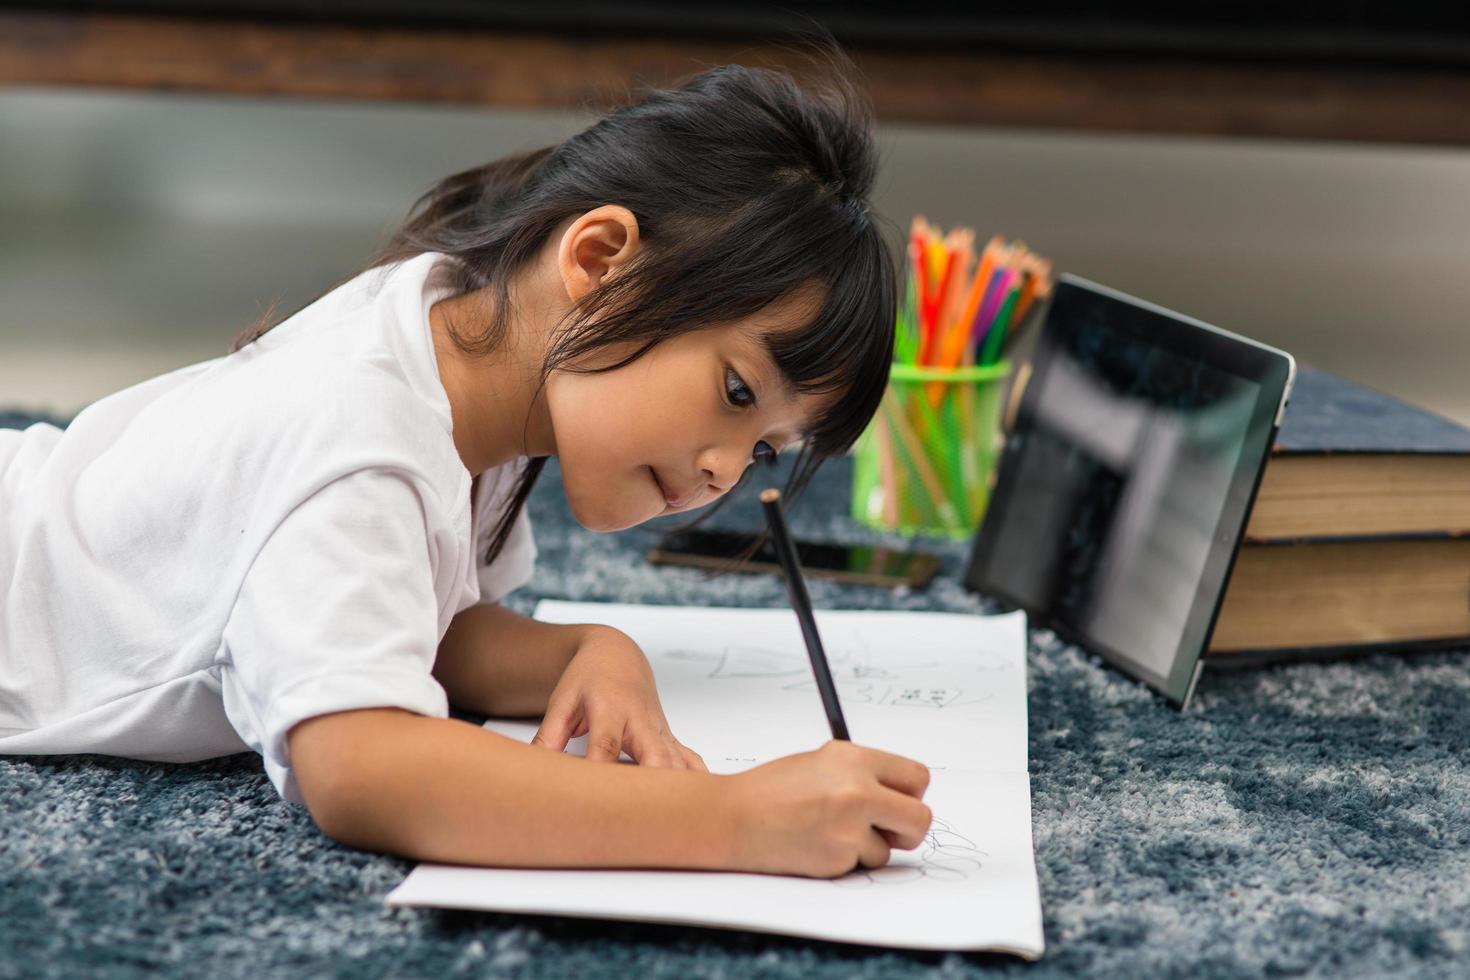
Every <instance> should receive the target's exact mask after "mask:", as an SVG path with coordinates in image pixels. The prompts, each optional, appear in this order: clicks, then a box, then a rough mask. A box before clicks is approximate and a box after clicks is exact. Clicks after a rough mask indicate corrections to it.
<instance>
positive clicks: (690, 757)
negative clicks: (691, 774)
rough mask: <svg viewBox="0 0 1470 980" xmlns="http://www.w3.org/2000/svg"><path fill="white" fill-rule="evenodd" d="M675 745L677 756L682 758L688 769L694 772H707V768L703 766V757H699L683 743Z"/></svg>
mask: <svg viewBox="0 0 1470 980" xmlns="http://www.w3.org/2000/svg"><path fill="white" fill-rule="evenodd" d="M677 744H678V746H679V754H681V755H682V756H684V761H685V762H686V763H688V764H689V768H690V769H693V770H694V771H696V772H709V766H707V765H705V764H704V756H702V755H700V754H699V753H698V752H696V751H694V750H693V749H691V748H690V747H689V746H687V745H685V744H684V743H683V742H679V743H677Z"/></svg>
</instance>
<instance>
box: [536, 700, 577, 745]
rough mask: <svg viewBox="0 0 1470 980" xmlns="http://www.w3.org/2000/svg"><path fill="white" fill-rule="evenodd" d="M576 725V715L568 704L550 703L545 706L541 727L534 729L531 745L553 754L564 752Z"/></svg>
mask: <svg viewBox="0 0 1470 980" xmlns="http://www.w3.org/2000/svg"><path fill="white" fill-rule="evenodd" d="M576 724H577V713H576V712H575V711H574V710H573V709H572V707H571V705H570V704H568V703H566V702H552V703H551V704H549V705H547V706H546V714H545V716H544V717H542V719H541V727H540V728H537V729H536V734H535V736H534V737H533V738H532V739H531V744H532V745H540V746H542V747H544V748H548V749H551V750H552V751H553V752H562V751H565V749H566V747H567V742H568V740H570V739H571V737H572V730H573V729H574V728H575V727H576Z"/></svg>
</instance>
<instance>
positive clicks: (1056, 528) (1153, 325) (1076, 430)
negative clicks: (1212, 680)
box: [965, 275, 1296, 709]
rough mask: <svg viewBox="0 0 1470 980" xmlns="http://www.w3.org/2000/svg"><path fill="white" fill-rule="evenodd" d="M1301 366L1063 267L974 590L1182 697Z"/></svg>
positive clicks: (1022, 384) (1014, 427) (1013, 409)
mask: <svg viewBox="0 0 1470 980" xmlns="http://www.w3.org/2000/svg"><path fill="white" fill-rule="evenodd" d="M1295 375H1296V363H1295V361H1294V360H1293V359H1292V357H1291V355H1290V354H1288V353H1286V352H1285V351H1281V350H1277V349H1276V348H1274V347H1268V346H1266V345H1265V344H1261V343H1257V342H1256V341H1254V340H1250V339H1248V338H1246V337H1241V336H1238V335H1236V334H1233V333H1230V332H1228V331H1225V330H1221V329H1220V328H1218V327H1212V326H1210V325H1209V324H1207V323H1202V322H1200V321H1199V320H1195V319H1192V318H1190V317H1186V316H1181V315H1180V314H1178V313H1174V312H1171V311H1169V310H1166V309H1162V308H1160V307H1158V306H1155V305H1153V304H1152V303H1147V302H1144V301H1143V300H1139V299H1135V298H1133V297H1131V296H1126V295H1124V294H1122V293H1119V292H1116V291H1114V290H1112V289H1108V288H1107V287H1105V286H1099V285H1097V284H1096V283H1092V282H1088V281H1087V280H1085V279H1080V278H1078V277H1076V276H1071V275H1064V276H1062V277H1060V278H1059V280H1058V283H1057V288H1056V292H1055V294H1054V296H1053V298H1052V303H1051V306H1050V309H1049V310H1048V311H1047V314H1046V319H1045V322H1044V323H1043V326H1042V329H1041V333H1040V336H1039V337H1038V339H1037V345H1036V349H1035V352H1034V354H1033V355H1032V358H1031V360H1030V362H1029V363H1028V364H1024V365H1022V367H1021V368H1020V370H1019V371H1018V373H1017V375H1016V377H1015V380H1014V381H1013V383H1012V389H1011V393H1010V398H1009V399H1008V405H1007V410H1006V413H1005V415H1006V423H1005V428H1006V430H1007V431H1006V433H1005V435H1004V442H1003V446H1002V448H1001V450H1000V455H999V459H998V461H997V469H996V472H995V483H994V487H993V488H992V491H991V498H990V503H989V505H988V506H987V508H986V512H985V518H984V521H983V523H982V524H981V526H980V530H979V533H978V534H977V535H976V538H975V544H974V548H973V549H972V551H971V554H970V562H969V565H968V567H967V569H966V571H965V585H966V587H967V588H969V589H971V590H973V591H976V592H979V593H982V594H985V595H990V596H994V597H996V598H998V599H1001V600H1003V601H1005V602H1007V603H1010V604H1012V605H1015V606H1019V607H1021V608H1023V609H1025V610H1026V612H1027V614H1028V615H1029V616H1030V618H1031V622H1032V624H1033V625H1037V626H1045V627H1048V628H1050V629H1052V630H1054V631H1055V632H1056V633H1057V635H1059V636H1061V637H1062V638H1064V639H1066V640H1069V641H1070V642H1073V643H1076V644H1078V645H1080V646H1082V647H1084V648H1085V649H1087V650H1090V651H1092V652H1094V653H1096V654H1098V655H1099V656H1101V657H1102V658H1103V659H1105V660H1107V661H1108V662H1110V663H1112V664H1113V665H1115V666H1117V667H1119V668H1121V669H1123V670H1124V671H1126V672H1127V673H1129V674H1131V675H1133V676H1134V677H1137V678H1139V679H1140V680H1143V681H1144V682H1146V683H1147V684H1149V685H1151V686H1152V687H1154V688H1156V689H1157V690H1158V691H1160V692H1161V693H1162V694H1163V695H1164V696H1165V697H1167V698H1168V699H1169V701H1170V702H1171V703H1172V704H1174V705H1175V706H1176V707H1178V708H1180V709H1183V708H1184V707H1185V706H1187V705H1188V703H1189V699H1190V697H1191V696H1192V695H1193V693H1194V687H1195V683H1196V682H1197V681H1198V680H1199V673H1200V669H1201V668H1202V667H1203V662H1202V661H1201V659H1200V657H1201V654H1202V653H1203V652H1204V650H1205V649H1206V647H1207V646H1208V644H1209V639H1210V632H1211V630H1212V629H1213V628H1214V625H1215V617H1216V615H1217V614H1218V612H1219V608H1220V602H1221V599H1222V598H1223V596H1224V593H1225V584H1226V582H1227V581H1228V580H1229V576H1230V569H1231V567H1232V566H1233V565H1234V563H1235V555H1236V552H1237V550H1238V549H1239V547H1240V541H1241V537H1242V533H1243V532H1244V530H1245V524H1246V518H1247V517H1248V515H1249V514H1250V508H1251V503H1252V502H1253V501H1254V500H1255V495H1256V489H1257V488H1258V487H1259V485H1260V480H1261V473H1262V471H1264V469H1265V467H1266V460H1267V457H1268V456H1269V454H1270V450H1271V443H1272V441H1273V439H1274V438H1275V434H1276V432H1277V430H1278V429H1279V428H1280V425H1281V419H1282V416H1283V415H1284V414H1285V411H1286V400H1287V396H1288V394H1289V392H1290V390H1291V383H1292V380H1293V378H1294V377H1295Z"/></svg>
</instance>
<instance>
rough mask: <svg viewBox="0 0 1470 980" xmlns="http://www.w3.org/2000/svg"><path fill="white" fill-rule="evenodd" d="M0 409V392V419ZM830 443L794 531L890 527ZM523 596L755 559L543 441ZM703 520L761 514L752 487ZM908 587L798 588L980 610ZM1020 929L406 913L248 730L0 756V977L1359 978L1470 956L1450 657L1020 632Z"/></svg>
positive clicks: (1460, 962) (1469, 802) (855, 604)
mask: <svg viewBox="0 0 1470 980" xmlns="http://www.w3.org/2000/svg"><path fill="white" fill-rule="evenodd" d="M6 421H8V422H9V424H12V425H14V424H19V418H18V417H17V416H14V415H12V416H10V417H9V418H8V420H7V419H6V417H5V416H4V415H3V414H0V424H5V423H6ZM849 472H850V471H849V469H848V466H847V461H845V460H842V461H837V462H835V463H833V464H831V465H830V466H829V467H828V468H827V469H826V470H825V471H824V472H823V473H822V474H821V475H820V476H819V477H818V482H817V483H816V484H814V486H813V488H812V490H813V492H812V493H810V494H809V495H808V496H807V497H806V498H805V499H804V500H803V501H800V502H799V503H798V504H797V505H796V506H795V507H794V508H793V511H792V514H791V519H792V525H793V528H794V530H795V531H796V532H797V533H798V534H801V535H805V536H809V537H813V538H818V539H822V538H825V539H829V540H835V539H840V540H845V541H865V542H881V541H887V542H889V543H898V541H897V539H894V538H885V537H883V536H882V535H877V534H873V533H871V532H867V531H864V530H861V529H859V528H858V527H857V526H856V525H855V524H853V523H852V522H851V521H850V520H849V519H848V518H847V517H846V516H845V511H846V499H847V496H846V494H847V480H848V476H849ZM531 509H532V520H533V524H534V526H535V528H536V536H537V542H538V545H539V547H540V552H541V558H540V565H539V568H538V570H537V573H536V577H535V579H534V580H533V581H532V583H531V584H530V585H529V586H527V587H526V588H525V589H523V590H522V591H521V592H519V593H516V594H515V595H513V596H512V597H510V599H509V600H508V601H509V604H510V605H512V606H514V607H515V608H517V609H519V610H521V611H522V612H529V611H530V610H531V608H532V606H533V605H534V603H535V600H536V599H538V598H540V597H544V596H551V597H559V598H567V599H574V600H589V601H598V600H601V601H618V602H627V601H644V602H651V603H681V602H682V603H706V604H718V605H751V606H777V607H779V606H784V605H785V594H784V591H783V588H782V585H781V583H780V581H779V579H777V578H775V577H773V576H738V577H727V578H725V579H722V580H721V579H717V580H713V581H705V580H704V578H703V576H702V575H701V574H700V573H698V572H695V571H692V570H690V571H685V570H670V569H659V568H654V567H653V566H650V565H648V564H647V563H646V562H644V561H643V560H642V559H641V558H640V557H639V555H640V553H641V551H642V549H643V548H644V547H646V546H647V544H648V543H650V542H651V540H652V538H653V534H652V533H651V532H649V531H648V530H646V529H642V528H639V529H634V530H633V531H629V532H624V533H622V534H615V535H598V534H592V533H589V532H586V531H583V530H581V529H580V528H577V527H576V526H575V525H574V524H573V522H572V520H571V517H570V515H569V513H568V512H567V510H566V507H565V504H564V503H563V501H562V499H561V492H560V477H559V473H558V471H557V469H556V467H555V464H554V462H553V464H552V465H550V466H548V467H547V470H546V472H545V473H544V474H543V477H542V482H541V484H540V485H539V486H538V488H537V490H536V492H535V494H534V496H533V498H532V501H531ZM726 510H727V511H728V513H722V514H721V515H720V517H719V520H718V522H717V523H719V524H721V525H732V526H737V527H746V528H754V527H758V526H759V522H760V515H759V510H758V507H757V505H756V504H755V503H754V501H753V498H752V499H746V500H744V501H741V504H740V506H739V508H726ZM926 546H927V547H930V548H931V549H932V550H936V551H938V552H940V553H941V554H942V555H943V556H944V558H945V567H944V571H943V573H942V576H941V578H939V579H938V580H936V581H935V582H934V584H933V585H932V586H930V588H929V589H927V590H925V591H921V592H912V593H906V592H897V593H896V592H893V591H889V590H882V589H873V588H866V587H853V586H847V587H843V586H836V585H833V584H832V583H830V582H823V581H820V580H812V581H811V583H810V589H811V592H812V597H813V600H814V602H815V603H816V604H817V605H818V606H819V607H825V608H860V607H887V608H904V609H931V610H945V611H953V612H967V611H968V612H977V613H978V612H985V611H987V610H990V609H991V608H992V607H991V606H990V605H988V604H987V603H986V602H985V601H984V600H981V599H980V598H978V597H976V596H973V595H970V594H969V593H967V592H965V591H964V590H963V588H962V587H961V586H960V584H959V575H960V573H961V570H962V568H963V564H964V559H965V547H964V546H963V545H958V544H950V543H945V542H926ZM1030 712H1031V742H1030V745H1031V780H1032V792H1033V807H1034V815H1033V827H1034V834H1035V841H1036V855H1037V862H1038V868H1039V871H1040V876H1041V894H1042V900H1043V903H1044V906H1045V916H1046V941H1047V947H1048V951H1047V955H1046V957H1045V958H1044V959H1043V960H1041V961H1040V962H1038V963H1035V964H1030V965H1027V964H1024V963H1022V962H1020V961H1018V960H1012V959H1008V958H1005V957H1000V956H984V955H959V954H948V955H939V954H916V953H906V952H892V951H886V950H874V949H867V948H863V947H857V946H843V945H833V944H825V943H815V942H808V941H803V940H792V939H783V938H779V937H771V936H763V935H747V934H741V933H730V932H721V931H717V930H700V929H692V928H676V927H662V926H648V925H636V924H619V923H609V922H587V921H580V920H566V919H554V918H545V917H520V916H509V915H492V914H477V913H463V912H441V911H433V910H419V909H398V910H390V909H387V908H385V907H384V905H383V903H382V900H383V896H384V895H385V894H386V893H387V892H388V890H389V889H391V888H392V887H393V886H394V885H396V884H397V883H398V882H399V881H400V880H401V879H402V877H403V876H404V875H405V874H406V873H407V871H408V869H409V867H410V865H409V864H408V863H407V862H404V861H401V860H397V859H394V858H389V857H384V856H380V855H374V854H366V853H361V852H358V851H353V850H349V849H347V848H344V847H341V846H339V845H337V844H335V843H333V842H332V841H330V840H328V839H327V838H325V837H323V836H322V835H321V834H320V833H319V832H318V831H317V830H316V828H315V827H314V826H313V824H312V822H311V820H310V818H309V817H308V815H307V814H306V812H305V810H303V809H301V808H298V807H295V806H291V805H288V804H285V803H282V802H281V801H280V800H279V799H278V798H277V797H276V795H275V793H274V791H273V790H272V789H271V787H270V785H269V784H268V783H267V782H266V780H265V777H264V775H262V773H261V771H260V765H259V762H258V760H257V759H256V758H255V757H254V756H248V755H247V756H234V757H231V758H228V759H222V760H217V761H214V762H210V763H206V764H200V765H190V766H171V765H153V764H144V763H135V762H128V761H124V760H117V759H105V758H96V757H67V758H56V759H26V758H14V757H12V758H0V978H10V977H27V978H30V977H76V976H103V977H133V976H139V977H141V976H148V977H153V976H160V975H170V974H180V975H207V976H220V977H233V976H248V977H259V976H292V975H300V976H313V977H337V976H342V977H348V976H350V977H359V976H370V977H377V976H391V977H426V978H427V977H432V978H443V977H451V976H453V977H458V976H494V977H567V976H639V977H669V978H687V977H746V976H754V977H834V978H835V977H873V978H879V977H881V978H885V980H887V978H895V977H944V978H958V977H970V976H990V975H1002V974H1005V975H1014V976H1020V975H1026V976H1029V977H1035V978H1042V977H1064V976H1088V977H1126V978H1136V977H1174V976H1177V977H1191V978H1210V977H1253V976H1262V975H1270V976H1327V977H1357V976H1363V977H1378V976H1385V975H1396V976H1401V975H1413V976H1429V977H1440V976H1442V977H1455V976H1458V977H1463V976H1466V975H1470V847H1467V844H1470V657H1466V655H1465V653H1464V652H1460V653H1454V652H1438V653H1420V654H1415V655H1412V656H1405V657H1394V656H1389V655H1375V656H1372V657H1365V658H1360V659H1355V660H1349V661H1342V662H1338V663H1331V664H1324V663H1316V664H1296V665H1290V666H1274V667H1264V668H1254V669H1249V670H1230V671H1226V670H1214V671H1210V670H1207V671H1206V672H1205V676H1204V679H1203V680H1202V682H1201V686H1200V690H1199V694H1198V700H1197V705H1196V706H1195V707H1193V708H1191V710H1190V711H1189V712H1187V713H1185V714H1183V715H1179V714H1176V713H1175V712H1174V711H1172V710H1171V709H1170V708H1168V707H1167V706H1165V705H1164V704H1163V703H1162V702H1161V701H1160V700H1159V699H1158V698H1156V697H1154V696H1153V695H1152V694H1150V693H1148V692H1147V691H1146V690H1144V689H1142V688H1140V687H1139V686H1138V685H1136V684H1134V683H1133V682H1131V681H1129V680H1128V679H1126V678H1124V677H1122V676H1120V675H1118V674H1116V673H1114V672H1113V671H1111V670H1110V669H1108V668H1106V667H1105V666H1104V665H1102V664H1101V662H1100V661H1098V660H1096V659H1095V658H1093V657H1090V656H1088V655H1086V654H1084V653H1082V652H1081V651H1079V650H1078V649H1077V648H1075V647H1072V646H1069V645H1066V644H1064V643H1062V642H1060V641H1058V640H1057V638H1056V637H1054V636H1053V635H1051V634H1050V633H1049V632H1047V631H1042V630H1033V635H1032V642H1031V651H1030Z"/></svg>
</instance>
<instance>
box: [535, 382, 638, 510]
mask: <svg viewBox="0 0 1470 980" xmlns="http://www.w3.org/2000/svg"><path fill="white" fill-rule="evenodd" d="M601 380H602V379H601V378H598V377H597V376H591V377H580V378H567V379H565V383H562V384H558V385H556V386H554V387H553V386H551V385H548V388H547V411H548V414H549V415H550V417H551V424H552V428H553V429H554V430H555V433H556V446H557V456H558V463H559V465H560V468H561V473H562V484H563V487H564V489H565V493H566V499H567V506H568V508H569V509H570V510H571V511H572V516H573V517H574V518H576V520H577V523H579V524H581V525H582V526H583V527H585V528H588V529H589V530H594V531H615V530H621V529H623V528H626V527H631V526H633V525H635V524H640V523H642V522H643V521H646V520H648V519H649V518H651V517H655V516H657V515H658V514H660V513H662V512H663V510H664V507H665V505H664V501H663V495H662V494H661V493H660V492H659V490H658V485H657V484H656V483H654V481H653V478H652V476H651V474H650V473H649V471H648V469H647V464H648V463H650V462H653V461H655V460H656V459H657V458H658V455H657V453H658V452H659V448H658V446H657V443H658V442H659V441H660V440H661V439H664V438H667V436H666V435H665V434H663V433H661V432H659V431H657V430H658V428H659V427H657V426H651V425H649V422H650V421H652V420H651V419H650V418H649V417H648V416H649V414H650V412H649V407H648V406H647V405H645V404H641V403H640V401H639V399H637V398H630V397H629V393H628V391H627V388H626V386H614V385H608V384H599V383H598V382H599V381H601ZM663 451H665V452H667V447H666V446H665V447H664V450H663Z"/></svg>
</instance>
